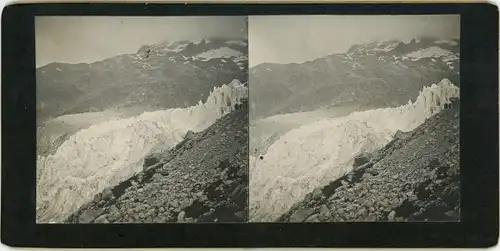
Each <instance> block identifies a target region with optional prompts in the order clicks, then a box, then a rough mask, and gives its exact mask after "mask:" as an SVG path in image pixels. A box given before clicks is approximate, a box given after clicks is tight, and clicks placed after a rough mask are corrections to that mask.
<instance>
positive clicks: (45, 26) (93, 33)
mask: <svg viewBox="0 0 500 251" xmlns="http://www.w3.org/2000/svg"><path fill="white" fill-rule="evenodd" d="M246 21H247V17H246V16H234V17H231V16H219V17H113V16H65V17H62V16H41V17H36V19H35V39H36V65H37V67H40V66H43V65H46V64H48V63H52V62H64V63H91V62H95V61H99V60H103V59H106V58H109V57H113V56H116V55H121V54H126V53H134V52H136V51H137V50H139V48H140V47H141V46H143V45H145V44H155V43H158V42H161V41H170V40H184V39H201V38H205V37H214V36H217V37H228V38H246V37H247V34H248V33H247V22H246Z"/></svg>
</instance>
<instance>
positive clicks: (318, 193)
mask: <svg viewBox="0 0 500 251" xmlns="http://www.w3.org/2000/svg"><path fill="white" fill-rule="evenodd" d="M321 196H323V192H322V191H321V188H319V187H318V188H315V189H314V191H313V192H312V197H311V199H312V200H318V199H320V198H321Z"/></svg>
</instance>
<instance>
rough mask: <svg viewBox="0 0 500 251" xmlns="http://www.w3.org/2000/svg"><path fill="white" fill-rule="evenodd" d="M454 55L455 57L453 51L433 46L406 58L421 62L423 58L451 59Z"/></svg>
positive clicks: (410, 54) (409, 54)
mask: <svg viewBox="0 0 500 251" xmlns="http://www.w3.org/2000/svg"><path fill="white" fill-rule="evenodd" d="M452 55H453V53H452V52H451V51H449V50H445V49H443V48H440V47H437V46H431V47H429V48H425V49H421V50H418V51H414V52H411V53H408V54H406V56H407V57H409V58H411V59H412V60H413V61H416V60H419V59H421V58H430V57H450V56H452Z"/></svg>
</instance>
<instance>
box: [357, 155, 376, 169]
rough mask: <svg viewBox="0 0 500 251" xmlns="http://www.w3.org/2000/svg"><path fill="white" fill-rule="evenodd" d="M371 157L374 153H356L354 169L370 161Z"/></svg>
mask: <svg viewBox="0 0 500 251" xmlns="http://www.w3.org/2000/svg"><path fill="white" fill-rule="evenodd" d="M371 157H372V154H370V153H367V152H364V153H360V154H358V155H356V156H355V157H354V163H353V167H354V169H356V168H357V167H359V166H362V165H365V164H367V163H368V162H370V159H371Z"/></svg>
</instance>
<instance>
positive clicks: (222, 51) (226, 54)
mask: <svg viewBox="0 0 500 251" xmlns="http://www.w3.org/2000/svg"><path fill="white" fill-rule="evenodd" d="M241 55H242V53H241V52H240V51H237V50H235V49H231V48H228V47H221V48H217V49H213V50H209V51H206V52H203V53H200V54H198V55H196V57H197V58H201V59H205V60H210V59H212V58H231V57H239V56H241Z"/></svg>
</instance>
